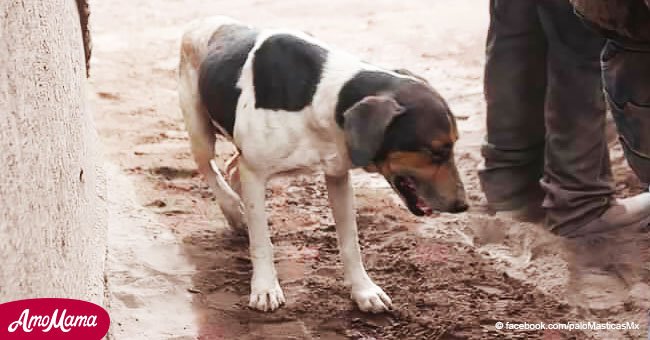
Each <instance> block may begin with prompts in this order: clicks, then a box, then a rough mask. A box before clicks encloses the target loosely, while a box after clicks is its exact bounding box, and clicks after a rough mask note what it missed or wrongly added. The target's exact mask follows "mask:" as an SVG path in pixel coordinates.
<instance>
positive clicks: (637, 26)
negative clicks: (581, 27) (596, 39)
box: [570, 0, 650, 44]
mask: <svg viewBox="0 0 650 340" xmlns="http://www.w3.org/2000/svg"><path fill="white" fill-rule="evenodd" d="M570 1H571V3H572V4H573V7H574V8H575V10H576V12H577V13H578V15H580V16H581V17H583V18H584V19H585V20H586V21H587V22H588V23H590V24H591V25H592V26H594V27H596V28H597V29H598V30H599V31H601V32H602V33H603V34H604V35H605V36H607V37H609V38H612V39H614V40H619V41H624V42H630V43H632V44H635V43H650V0H570Z"/></svg>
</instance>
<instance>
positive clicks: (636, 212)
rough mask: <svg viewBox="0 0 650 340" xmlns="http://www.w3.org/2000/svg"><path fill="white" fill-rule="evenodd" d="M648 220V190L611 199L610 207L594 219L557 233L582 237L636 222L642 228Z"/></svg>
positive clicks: (649, 204) (649, 203) (649, 212)
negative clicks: (576, 227)
mask: <svg viewBox="0 0 650 340" xmlns="http://www.w3.org/2000/svg"><path fill="white" fill-rule="evenodd" d="M649 222H650V192H644V193H641V194H638V195H636V196H632V197H628V198H624V199H617V200H613V201H612V203H611V204H610V207H609V208H608V209H607V210H605V212H604V213H603V214H602V215H600V217H598V218H596V219H595V220H593V221H591V222H589V223H587V224H585V225H584V226H582V227H580V228H578V229H575V230H571V231H568V232H563V231H558V232H557V234H558V235H560V236H565V237H568V238H576V237H583V236H588V235H594V234H598V233H605V232H610V231H615V230H617V229H621V228H624V227H628V226H632V225H634V224H637V225H638V226H639V228H641V229H643V228H645V227H646V226H647V224H648V223H649Z"/></svg>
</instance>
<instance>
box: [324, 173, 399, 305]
mask: <svg viewBox="0 0 650 340" xmlns="http://www.w3.org/2000/svg"><path fill="white" fill-rule="evenodd" d="M325 181H326V183H327V192H328V197H329V202H330V206H331V207H332V212H333V213H334V221H335V222H336V233H337V234H338V245H339V251H340V253H341V257H342V258H343V271H344V273H345V282H346V284H348V285H350V286H351V288H352V292H351V296H352V300H354V301H355V302H356V303H357V305H358V306H359V309H361V310H362V311H364V312H374V313H378V312H382V311H385V310H388V309H389V308H390V307H391V300H390V298H389V297H388V295H386V293H384V291H383V290H382V289H381V288H379V287H378V286H377V285H376V284H374V283H373V282H372V280H371V279H370V277H368V273H366V270H365V268H364V267H363V262H362V260H361V251H360V250H359V239H358V234H357V221H356V216H355V209H354V192H353V190H352V184H351V183H350V175H349V174H345V175H344V176H340V177H332V176H326V177H325Z"/></svg>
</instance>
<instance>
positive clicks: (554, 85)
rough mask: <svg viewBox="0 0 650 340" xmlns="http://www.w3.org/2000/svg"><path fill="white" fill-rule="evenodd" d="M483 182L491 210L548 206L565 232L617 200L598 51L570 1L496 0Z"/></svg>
mask: <svg viewBox="0 0 650 340" xmlns="http://www.w3.org/2000/svg"><path fill="white" fill-rule="evenodd" d="M490 18H491V20H490V28H489V32H488V39H487V61H486V67H485V96H486V101H487V139H486V143H485V145H484V146H483V147H482V154H483V157H484V160H485V164H484V167H483V169H481V170H480V172H479V178H480V181H481V185H482V188H483V191H484V192H485V194H486V197H487V199H488V203H489V205H490V206H491V207H492V208H493V209H495V210H515V209H525V208H528V209H534V208H535V207H540V206H543V207H544V208H545V209H546V219H547V221H546V223H547V225H548V226H549V228H551V229H552V230H554V231H555V232H557V233H559V234H564V233H567V232H570V231H571V230H573V229H575V228H579V227H581V226H582V225H584V224H586V223H588V222H590V221H591V220H593V219H594V218H596V217H598V216H600V215H601V214H602V213H603V212H604V210H605V209H607V207H608V206H609V202H610V200H611V197H612V194H613V188H612V185H611V183H612V176H611V172H610V163H609V153H608V148H607V141H606V137H605V119H606V115H605V113H606V106H605V99H604V94H603V89H602V85H601V84H602V82H601V71H600V52H601V50H602V48H603V46H604V43H605V40H604V39H603V38H601V37H600V36H599V35H598V34H596V33H594V32H593V31H591V30H589V29H588V28H586V27H585V26H584V25H583V24H582V23H581V21H580V20H579V18H578V17H577V16H575V14H574V12H573V9H572V7H571V6H570V4H569V3H568V1H566V0H491V2H490Z"/></svg>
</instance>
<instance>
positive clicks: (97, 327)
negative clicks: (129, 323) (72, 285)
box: [0, 298, 111, 340]
mask: <svg viewBox="0 0 650 340" xmlns="http://www.w3.org/2000/svg"><path fill="white" fill-rule="evenodd" d="M110 322H111V321H110V317H109V316H108V312H106V310H104V308H102V307H100V306H98V305H96V304H94V303H90V302H86V301H81V300H73V299H54V298H45V299H29V300H19V301H12V302H8V303H3V304H0V339H3V340H13V339H21V340H22V339H25V340H30V339H39V340H41V339H42V340H58V339H65V340H74V339H85V340H99V339H101V338H103V337H104V335H106V333H107V332H108V327H109V325H110Z"/></svg>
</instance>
